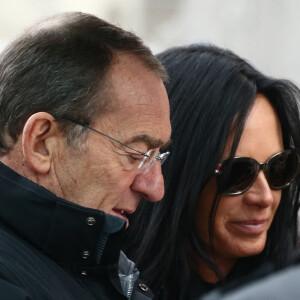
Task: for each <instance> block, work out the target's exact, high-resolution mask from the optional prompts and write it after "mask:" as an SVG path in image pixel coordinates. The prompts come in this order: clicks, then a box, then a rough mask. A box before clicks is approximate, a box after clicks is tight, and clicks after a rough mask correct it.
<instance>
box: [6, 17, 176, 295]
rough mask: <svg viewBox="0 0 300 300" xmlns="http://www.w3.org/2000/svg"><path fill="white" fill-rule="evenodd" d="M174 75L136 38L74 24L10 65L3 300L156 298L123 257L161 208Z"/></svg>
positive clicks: (65, 23) (41, 34) (88, 21)
mask: <svg viewBox="0 0 300 300" xmlns="http://www.w3.org/2000/svg"><path fill="white" fill-rule="evenodd" d="M163 79H166V73H165V71H164V69H163V68H162V67H161V65H160V64H159V62H158V61H157V60H156V58H155V57H154V56H153V55H152V54H151V52H150V50H149V49H148V48H147V47H145V46H144V45H143V44H142V42H141V41H140V40H139V39H138V38H137V37H136V36H135V35H134V34H132V33H129V32H126V31H124V30H122V29H120V28H118V27H116V26H113V25H111V24H109V23H107V22H105V21H103V20H100V19H98V18H96V17H95V16H92V15H87V14H83V13H67V14H62V15H58V16H56V17H54V18H51V19H48V20H46V21H44V22H41V23H40V24H38V25H36V26H34V27H33V28H31V29H29V30H28V31H27V32H26V33H24V34H23V35H22V36H21V37H20V38H18V39H17V40H16V41H14V42H13V43H12V44H11V45H10V46H9V47H8V48H7V49H6V50H5V51H4V52H3V53H2V55H1V61H0V114H1V117H0V128H1V132H0V133H1V134H0V154H1V157H0V160H1V162H2V163H1V165H0V186H1V197H0V292H1V299H55V300H57V299H145V300H146V299H151V298H152V293H151V291H150V290H149V289H148V287H147V286H146V285H145V284H144V283H143V282H142V281H140V279H138V277H139V273H138V271H137V269H135V267H134V264H133V263H132V262H131V261H129V260H128V259H127V258H126V256H125V255H124V254H123V253H122V252H121V253H120V247H121V244H122V240H123V235H124V230H125V227H126V226H128V219H127V216H128V214H131V213H133V212H134V211H135V210H136V208H137V205H138V204H139V201H140V199H141V198H146V199H148V200H149V201H153V202H154V201H159V200H160V199H161V198H162V196H163V194H164V182H163V177H162V173H161V166H160V163H159V161H161V162H162V161H163V160H165V159H166V157H167V155H168V153H164V154H160V152H159V149H160V148H161V147H163V146H166V144H167V143H168V140H169V137H170V130H171V129H170V121H169V104H168V98H167V94H166V91H165V88H164V85H163V82H162V80H163Z"/></svg>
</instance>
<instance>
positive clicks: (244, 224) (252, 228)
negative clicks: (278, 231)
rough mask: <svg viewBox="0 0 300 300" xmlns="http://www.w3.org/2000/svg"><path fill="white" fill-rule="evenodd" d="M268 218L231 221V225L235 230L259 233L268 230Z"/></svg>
mask: <svg viewBox="0 0 300 300" xmlns="http://www.w3.org/2000/svg"><path fill="white" fill-rule="evenodd" d="M267 224H268V223H267V220H249V221H237V222H234V221H233V222H230V223H229V225H230V226H232V227H233V228H234V229H235V230H238V231H241V232H243V233H246V234H249V235H258V234H261V233H263V232H264V231H266V230H267Z"/></svg>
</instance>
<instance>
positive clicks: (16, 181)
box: [0, 163, 126, 266]
mask: <svg viewBox="0 0 300 300" xmlns="http://www.w3.org/2000/svg"><path fill="white" fill-rule="evenodd" d="M0 191H1V196H0V222H1V223H3V224H4V225H5V226H6V227H7V228H9V229H11V230H12V231H13V232H14V233H16V234H17V235H19V236H21V237H22V238H23V239H24V240H26V241H27V242H29V243H30V244H32V245H33V246H34V247H36V248H38V249H39V250H40V251H42V252H43V253H45V254H47V255H48V256H50V257H51V258H52V259H53V260H55V261H56V262H57V263H61V264H81V265H87V266H88V265H90V266H92V265H99V264H101V265H103V264H109V263H117V262H118V259H119V255H120V248H121V246H122V242H123V239H124V233H125V226H126V222H125V220H123V219H121V218H118V217H115V216H112V215H108V214H105V213H104V212H102V211H99V210H95V209H90V208H86V207H83V206H80V205H77V204H74V203H72V202H69V201H66V200H64V199H62V198H59V197H56V196H55V195H54V194H53V193H51V192H50V191H49V190H47V189H45V188H43V187H42V186H39V185H37V184H36V183H34V182H32V181H30V180H28V179H27V178H25V177H22V176H21V175H19V174H18V173H16V172H14V171H13V170H12V169H10V168H9V167H7V166H6V165H4V164H2V163H0Z"/></svg>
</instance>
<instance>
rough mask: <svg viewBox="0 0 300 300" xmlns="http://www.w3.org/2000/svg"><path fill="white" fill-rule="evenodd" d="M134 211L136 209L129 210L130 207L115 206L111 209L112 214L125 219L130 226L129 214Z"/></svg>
mask: <svg viewBox="0 0 300 300" xmlns="http://www.w3.org/2000/svg"><path fill="white" fill-rule="evenodd" d="M132 213H134V210H129V209H118V208H113V209H112V210H111V215H114V216H117V217H119V218H122V219H125V220H126V222H127V224H126V227H128V226H129V221H128V215H130V214H132Z"/></svg>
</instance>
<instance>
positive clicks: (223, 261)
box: [127, 45, 300, 299]
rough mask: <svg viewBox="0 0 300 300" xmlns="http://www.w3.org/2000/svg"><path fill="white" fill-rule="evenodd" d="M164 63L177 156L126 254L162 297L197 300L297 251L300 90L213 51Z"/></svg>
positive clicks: (182, 52) (175, 55) (179, 53)
mask: <svg viewBox="0 0 300 300" xmlns="http://www.w3.org/2000/svg"><path fill="white" fill-rule="evenodd" d="M158 57H159V59H160V61H161V62H162V64H163V65H164V66H165V67H166V69H167V71H168V73H169V76H170V82H169V84H167V86H166V88H167V92H168V95H169V98H170V106H171V122H172V139H173V143H172V155H171V156H170V158H169V160H168V161H167V162H166V164H165V165H164V168H163V171H164V176H165V185H166V190H165V197H164V199H163V200H162V201H161V202H159V203H155V205H152V206H151V205H148V204H147V203H143V204H142V205H141V208H140V209H139V211H138V212H137V213H136V215H135V217H134V220H132V221H131V224H132V225H131V229H130V230H131V232H130V234H129V239H128V241H129V242H128V244H127V250H128V252H129V253H131V254H132V256H134V258H135V260H137V263H138V266H139V268H140V269H141V270H142V272H143V274H144V277H145V279H147V280H148V282H150V283H151V284H152V287H153V288H154V290H156V292H157V293H158V295H159V298H161V299H192V298H193V297H197V296H200V295H201V294H203V293H205V292H207V291H209V290H210V289H212V288H214V287H216V286H218V285H220V284H223V283H225V282H228V281H232V280H234V279H235V278H240V277H241V276H242V275H246V274H248V273H250V272H251V271H253V270H255V269H258V268H259V266H261V265H262V264H263V263H265V262H270V263H272V264H273V265H274V266H275V267H276V268H279V267H281V266H283V265H284V264H286V262H287V260H288V259H289V258H290V256H291V255H292V252H293V249H294V247H295V243H296V238H297V210H298V200H299V180H298V178H297V173H298V171H297V170H298V165H299V154H298V151H297V149H298V148H299V147H300V133H299V128H300V121H299V103H298V101H299V99H300V97H299V95H300V92H299V89H298V88H297V87H296V86H294V85H293V84H292V83H290V82H288V81H285V80H277V79H273V78H270V77H267V76H265V75H263V74H261V73H260V72H258V71H257V70H256V69H254V68H253V67H252V66H251V65H250V64H248V63H247V62H246V61H244V60H243V59H241V58H239V57H238V56H236V55H235V54H233V53H232V52H230V51H227V50H223V49H220V48H217V47H214V46H209V45H192V46H189V47H180V48H173V49H170V50H168V51H165V52H163V53H161V54H160V55H158ZM237 157H238V158H237Z"/></svg>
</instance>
